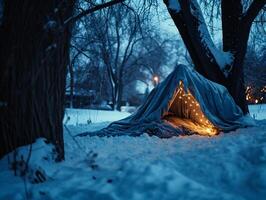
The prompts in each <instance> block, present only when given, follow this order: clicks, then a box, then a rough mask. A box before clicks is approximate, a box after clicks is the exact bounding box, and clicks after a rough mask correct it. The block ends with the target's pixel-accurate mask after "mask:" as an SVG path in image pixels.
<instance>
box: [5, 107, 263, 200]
mask: <svg viewBox="0 0 266 200" xmlns="http://www.w3.org/2000/svg"><path fill="white" fill-rule="evenodd" d="M265 108H266V105H262V106H260V105H253V106H250V110H251V115H252V116H256V117H257V118H260V119H266V109H265ZM79 113H80V116H79V117H78V118H77V114H79ZM86 114H88V115H89V116H87V117H86ZM127 115H128V113H118V112H112V111H93V110H81V109H79V110H78V109H74V110H72V109H68V110H67V112H66V116H70V120H69V121H68V123H67V125H66V126H65V133H64V139H65V156H66V159H65V161H64V162H60V163H56V162H54V158H55V155H54V153H53V152H54V150H53V146H52V145H49V144H46V143H45V142H44V139H39V140H37V141H36V142H35V143H34V144H33V145H32V155H31V157H30V160H29V169H30V170H29V173H27V175H26V176H24V177H20V176H14V172H13V171H11V170H10V169H9V167H8V164H7V163H8V162H7V160H8V155H7V156H6V157H4V158H3V159H2V160H0V185H1V187H0V199H14V200H20V199H34V200H38V199H49V200H50V199H57V200H61V199H70V200H71V199H90V200H94V199H106V200H111V199H117V200H119V199H136V200H139V199H155V200H156V199H158V200H159V199H232V200H233V199H240V200H241V199H243V200H244V199H257V200H260V199H265V195H266V167H265V166H266V131H265V130H266V120H262V121H258V126H257V127H251V128H246V129H238V130H236V131H234V132H230V133H222V134H220V135H218V136H215V137H202V136H196V135H194V136H188V137H174V138H171V139H160V138H157V137H149V136H148V135H146V134H144V135H142V136H140V137H128V136H120V137H110V138H107V137H104V138H99V137H75V139H73V138H72V136H71V135H75V134H76V133H79V132H82V131H84V130H88V129H89V130H98V129H100V128H103V127H105V126H107V125H108V124H109V123H110V121H113V120H117V119H119V118H120V119H121V118H123V117H125V116H127ZM66 119H67V117H66V118H65V120H66ZM87 119H91V120H92V123H91V124H88V123H87ZM104 121H109V122H104ZM65 122H66V121H65ZM29 149H30V145H29V146H24V147H21V148H20V150H19V151H18V152H19V154H22V155H24V158H25V159H26V158H27V157H28V152H29ZM12 155H13V154H10V155H9V159H11V160H12ZM18 157H19V158H20V157H21V156H18ZM36 172H39V174H40V173H41V174H42V175H43V176H41V177H45V178H40V176H37V175H36V174H37V173H36ZM44 179H45V180H44ZM43 180H44V181H43ZM42 181H43V182H42Z"/></svg>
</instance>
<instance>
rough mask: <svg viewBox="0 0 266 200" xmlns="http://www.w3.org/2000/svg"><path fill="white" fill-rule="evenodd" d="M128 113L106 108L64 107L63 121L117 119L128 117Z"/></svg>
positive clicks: (75, 122) (81, 122) (84, 121)
mask: <svg viewBox="0 0 266 200" xmlns="http://www.w3.org/2000/svg"><path fill="white" fill-rule="evenodd" d="M129 115H130V113H128V112H119V111H112V112H110V111H107V110H88V109H66V111H65V118H64V122H65V123H66V124H67V125H78V124H88V123H96V122H107V121H109V122H110V121H117V120H119V119H123V118H125V117H128V116H129Z"/></svg>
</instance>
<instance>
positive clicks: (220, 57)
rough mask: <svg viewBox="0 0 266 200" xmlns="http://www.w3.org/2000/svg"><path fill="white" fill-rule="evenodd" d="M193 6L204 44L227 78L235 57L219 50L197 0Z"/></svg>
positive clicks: (192, 10)
mask: <svg viewBox="0 0 266 200" xmlns="http://www.w3.org/2000/svg"><path fill="white" fill-rule="evenodd" d="M191 3H192V4H193V8H191V13H192V14H193V15H194V16H195V17H196V18H197V19H198V20H199V22H200V24H199V28H198V29H199V32H200V35H201V40H202V42H203V43H204V44H205V45H206V47H208V48H209V49H210V51H211V53H212V55H213V56H214V58H215V61H216V62H217V64H218V65H219V67H220V68H221V70H222V71H223V73H224V75H225V76H226V77H227V76H228V75H229V73H230V71H231V68H230V69H227V68H226V66H231V64H232V62H233V60H234V57H233V55H232V53H231V52H224V51H222V50H220V49H218V48H217V47H216V46H215V44H214V43H213V40H212V39H211V36H210V33H209V31H208V29H207V26H206V23H205V20H204V18H203V14H202V12H201V9H200V6H199V4H198V2H197V0H193V1H192V2H191Z"/></svg>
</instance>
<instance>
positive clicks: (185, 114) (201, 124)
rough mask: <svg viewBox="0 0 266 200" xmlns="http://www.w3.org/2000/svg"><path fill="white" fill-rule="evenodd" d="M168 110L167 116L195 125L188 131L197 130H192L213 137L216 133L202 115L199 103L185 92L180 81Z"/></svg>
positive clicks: (189, 93) (188, 92)
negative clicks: (187, 120)
mask: <svg viewBox="0 0 266 200" xmlns="http://www.w3.org/2000/svg"><path fill="white" fill-rule="evenodd" d="M168 108H169V109H168V114H170V115H174V116H175V117H178V118H181V119H189V120H191V121H192V122H193V123H194V124H195V125H192V124H190V126H189V127H188V128H189V129H197V130H194V131H196V132H199V129H200V132H201V133H202V134H203V135H215V134H216V133H217V130H216V129H215V127H214V125H213V124H212V123H211V122H210V121H209V120H208V119H207V118H206V116H205V115H204V114H203V112H202V110H201V107H200V105H199V103H198V102H197V100H196V99H195V98H194V97H193V95H192V94H191V92H190V91H189V90H188V91H185V89H184V84H183V82H182V81H180V84H179V88H178V90H177V92H176V93H175V95H174V97H173V98H172V100H171V101H170V103H169V106H168ZM172 121H173V120H172ZM174 121H176V120H174Z"/></svg>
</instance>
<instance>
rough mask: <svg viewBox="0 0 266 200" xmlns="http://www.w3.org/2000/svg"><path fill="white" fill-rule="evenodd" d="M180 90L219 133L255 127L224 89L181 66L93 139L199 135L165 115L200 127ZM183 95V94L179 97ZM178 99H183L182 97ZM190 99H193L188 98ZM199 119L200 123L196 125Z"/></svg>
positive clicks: (192, 70)
mask: <svg viewBox="0 0 266 200" xmlns="http://www.w3.org/2000/svg"><path fill="white" fill-rule="evenodd" d="M181 86H182V87H181ZM180 88H182V89H183V90H184V94H185V96H186V95H190V96H191V98H192V100H193V101H192V102H194V104H198V106H199V108H200V112H201V113H200V115H202V117H203V116H204V118H203V119H204V120H205V121H206V123H209V124H211V125H212V126H213V127H215V128H216V129H217V130H218V131H223V132H227V131H231V130H234V129H237V128H241V127H246V126H252V125H254V121H253V120H252V118H251V117H250V116H244V114H243V112H242V110H241V109H240V108H239V107H238V106H237V105H236V104H235V102H234V100H233V98H232V97H231V95H230V94H229V92H228V91H227V89H226V88H225V87H223V86H222V85H219V84H217V83H214V82H212V81H210V80H208V79H206V78H204V77H203V76H202V75H200V74H199V73H197V72H196V71H195V70H194V69H191V68H189V67H187V66H184V65H178V66H177V67H176V68H175V69H174V71H173V72H172V73H171V74H169V76H168V77H167V78H166V79H165V80H164V81H163V82H161V83H160V84H159V85H158V86H157V87H156V88H154V89H153V90H152V91H151V93H150V95H149V96H148V97H147V99H146V100H145V102H144V103H143V104H142V105H141V106H140V107H139V108H138V110H137V111H136V112H135V113H134V114H132V115H131V116H129V117H127V118H125V119H122V120H120V121H116V122H113V123H111V124H110V125H109V126H108V127H107V128H105V129H102V130H100V131H98V132H95V133H93V134H92V133H91V135H99V136H115V135H131V136H138V135H140V134H143V133H148V134H150V135H157V136H159V137H171V136H175V135H187V134H193V133H197V131H195V130H189V128H185V127H186V126H184V124H180V126H178V121H177V123H175V125H173V124H171V123H168V120H167V116H166V115H168V114H170V115H172V116H174V117H175V116H176V117H178V118H179V119H181V120H182V118H184V119H186V120H183V123H186V121H187V122H188V120H191V122H193V123H194V122H195V121H196V122H195V123H198V124H200V121H199V120H200V119H201V118H197V117H195V116H194V117H193V115H192V114H187V115H186V114H184V113H191V112H192V111H193V110H194V109H191V108H190V107H194V108H196V107H195V105H194V104H193V105H190V103H191V102H187V103H186V104H187V106H184V101H183V103H182V102H181V101H179V100H178V99H177V98H178V93H179V92H180ZM180 95H182V94H181V93H180V94H179V96H180ZM183 96H184V95H183ZM179 98H180V99H181V97H179ZM187 98H189V99H190V97H188V96H187ZM181 109H182V110H181ZM196 112H197V111H196ZM180 113H181V114H180ZM189 116H191V117H189ZM197 119H199V120H198V121H197ZM169 121H171V120H169ZM188 123H190V122H188ZM87 134H88V133H87ZM85 135H86V134H85Z"/></svg>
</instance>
